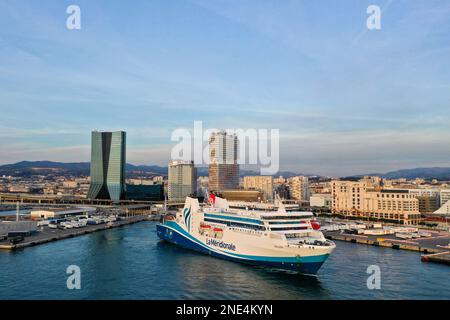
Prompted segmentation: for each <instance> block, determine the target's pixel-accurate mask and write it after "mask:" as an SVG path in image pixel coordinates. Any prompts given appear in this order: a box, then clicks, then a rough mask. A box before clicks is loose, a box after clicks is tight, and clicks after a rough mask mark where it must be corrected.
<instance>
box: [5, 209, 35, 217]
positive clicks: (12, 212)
mask: <svg viewBox="0 0 450 320" xmlns="http://www.w3.org/2000/svg"><path fill="white" fill-rule="evenodd" d="M30 212H31V210H26V209H24V210H19V214H20V215H21V216H22V215H28V214H30ZM16 213H17V211H16V210H5V211H0V216H15V215H16Z"/></svg>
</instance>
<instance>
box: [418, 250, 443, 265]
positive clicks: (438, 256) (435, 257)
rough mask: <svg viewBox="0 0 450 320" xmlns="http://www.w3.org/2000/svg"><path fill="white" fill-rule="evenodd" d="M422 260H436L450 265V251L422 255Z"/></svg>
mask: <svg viewBox="0 0 450 320" xmlns="http://www.w3.org/2000/svg"><path fill="white" fill-rule="evenodd" d="M422 262H436V263H443V264H447V265H450V251H444V252H439V253H434V254H427V255H422Z"/></svg>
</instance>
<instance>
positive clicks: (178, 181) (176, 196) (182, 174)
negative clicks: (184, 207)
mask: <svg viewBox="0 0 450 320" xmlns="http://www.w3.org/2000/svg"><path fill="white" fill-rule="evenodd" d="M196 191H197V169H196V168H195V167H194V163H193V162H192V161H189V162H185V161H172V162H171V163H170V164H169V178H168V187H167V193H168V196H169V200H174V201H184V200H185V199H186V197H187V196H189V195H191V194H193V193H195V192H196Z"/></svg>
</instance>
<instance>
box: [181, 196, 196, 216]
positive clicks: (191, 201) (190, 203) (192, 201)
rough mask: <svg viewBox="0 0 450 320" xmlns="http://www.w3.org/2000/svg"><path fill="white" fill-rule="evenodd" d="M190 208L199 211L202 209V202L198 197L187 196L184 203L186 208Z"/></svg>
mask: <svg viewBox="0 0 450 320" xmlns="http://www.w3.org/2000/svg"><path fill="white" fill-rule="evenodd" d="M186 209H188V210H190V212H198V211H199V210H200V204H199V203H198V199H197V198H191V197H186V201H185V203H184V210H186Z"/></svg>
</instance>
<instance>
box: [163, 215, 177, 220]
mask: <svg viewBox="0 0 450 320" xmlns="http://www.w3.org/2000/svg"><path fill="white" fill-rule="evenodd" d="M164 220H166V221H173V220H175V217H174V216H172V215H167V216H164Z"/></svg>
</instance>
